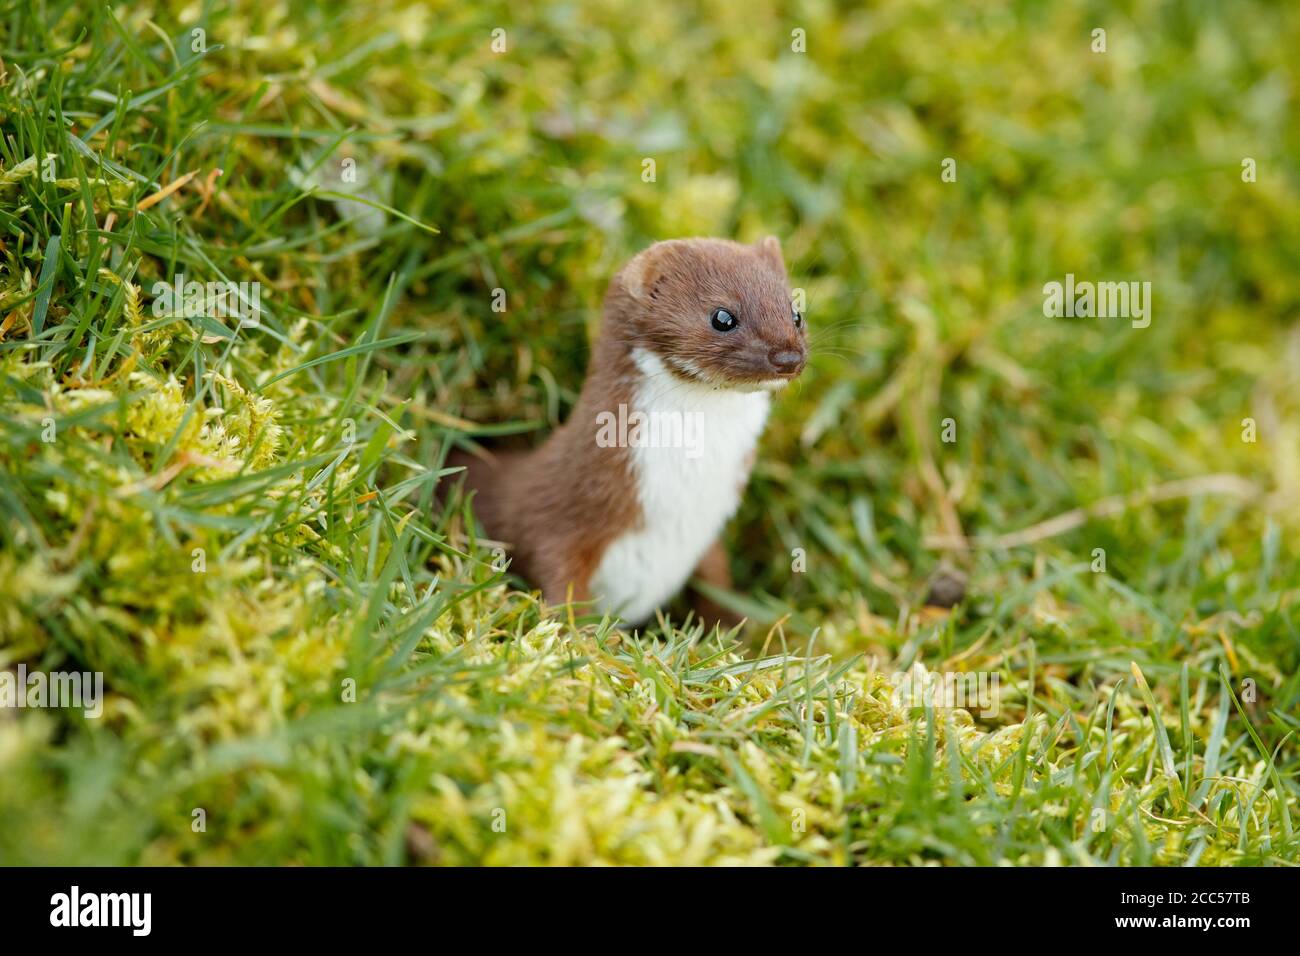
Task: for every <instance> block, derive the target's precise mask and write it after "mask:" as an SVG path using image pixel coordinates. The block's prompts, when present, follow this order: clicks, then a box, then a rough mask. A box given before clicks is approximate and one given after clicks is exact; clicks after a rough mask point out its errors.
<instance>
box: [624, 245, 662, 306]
mask: <svg viewBox="0 0 1300 956" xmlns="http://www.w3.org/2000/svg"><path fill="white" fill-rule="evenodd" d="M662 245H663V243H660V242H656V243H655V244H654V245H653V246H651V247H650V248H649V249H645V250H643V251H642V252H639V253H637V254H636V255H635V256H633V257H632V261H631V262H629V263H628V264H627V265H625V266H624V267H623V271H622V273H620V275H621V276H622V280H623V288H624V289H626V290H627V293H628V295H630V296H631V297H632V298H634V299H637V300H645V299H646V298H647V297H648V296H649V295H650V290H651V289H652V288H653V287H654V282H655V279H656V278H657V275H658V273H657V270H656V268H655V267H656V264H657V260H658V258H659V254H658V253H659V249H660V247H661V246H662Z"/></svg>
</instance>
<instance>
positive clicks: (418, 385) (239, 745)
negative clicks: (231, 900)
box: [0, 0, 1300, 865]
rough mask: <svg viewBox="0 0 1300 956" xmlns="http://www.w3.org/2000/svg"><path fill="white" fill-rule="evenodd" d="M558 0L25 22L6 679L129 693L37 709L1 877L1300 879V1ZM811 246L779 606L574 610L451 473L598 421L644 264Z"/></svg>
mask: <svg viewBox="0 0 1300 956" xmlns="http://www.w3.org/2000/svg"><path fill="white" fill-rule="evenodd" d="M539 6H544V7H545V8H544V9H533V8H532V5H528V4H524V5H520V4H504V3H484V4H479V3H475V4H472V5H468V4H452V3H448V4H434V5H432V8H431V9H428V10H426V9H424V8H422V7H419V6H416V5H407V4H403V3H397V4H382V5H379V6H373V5H360V4H358V5H356V7H355V8H351V9H350V8H349V6H348V5H344V4H325V5H322V6H320V7H318V6H316V5H314V4H307V3H293V2H289V3H285V2H276V0H271V2H260V3H239V4H235V5H233V6H226V5H224V4H217V3H205V4H180V3H170V2H163V3H158V4H149V5H145V4H120V5H117V6H116V7H114V8H113V10H114V11H115V13H114V12H110V9H109V8H107V7H103V6H99V5H96V4H93V3H87V2H81V0H76V2H73V0H64V2H47V3H35V2H33V0H16V2H14V3H12V4H10V5H9V6H8V7H6V8H5V9H4V10H3V11H2V12H0V58H2V59H3V63H4V75H3V80H2V82H0V243H2V245H0V328H3V337H2V338H0V512H2V513H3V520H2V521H0V667H5V668H15V667H16V666H17V665H18V664H19V663H23V664H26V665H27V667H28V668H29V669H31V670H46V671H59V670H74V669H75V670H97V671H102V672H103V673H104V675H105V685H106V691H107V700H106V703H105V712H104V715H103V717H102V718H100V719H98V720H87V719H83V717H82V716H81V715H80V713H79V712H74V711H70V710H53V709H47V710H21V711H19V710H0V862H3V863H20V864H30V863H66V862H72V863H96V864H100V863H112V864H123V863H162V864H171V863H190V864H224V863H259V864H264V863H311V864H324V863H332V864H353V863H407V862H410V863H434V864H461V863H487V864H491V863H597V862H609V863H678V864H682V863H727V862H730V863H783V864H802V863H811V864H868V865H890V864H918V863H948V864H999V863H1017V864H1041V863H1066V864H1097V863H1100V864H1125V865H1129V864H1164V865H1183V864H1197V865H1223V864H1245V865H1258V864H1283V865H1293V864H1295V863H1296V861H1297V859H1298V858H1300V835H1298V834H1297V829H1298V828H1300V790H1298V781H1297V773H1298V772H1300V744H1298V743H1297V737H1296V730H1297V728H1300V716H1298V714H1300V677H1298V676H1297V672H1298V665H1300V611H1298V608H1300V560H1298V558H1300V546H1298V545H1297V541H1298V540H1300V537H1298V534H1300V398H1297V396H1300V332H1298V331H1297V325H1296V321H1295V319H1296V313H1297V307H1298V306H1300V283H1297V280H1296V277H1295V266H1296V261H1295V250H1296V249H1297V248H1300V189H1298V187H1300V167H1298V166H1297V162H1296V156H1297V149H1298V147H1300V142H1298V138H1300V126H1297V124H1296V123H1295V122H1294V121H1293V113H1294V108H1293V107H1294V103H1295V101H1296V98H1297V95H1300V89H1298V88H1297V77H1296V72H1295V67H1294V51H1295V50H1296V49H1297V47H1298V46H1300V9H1297V8H1294V7H1287V6H1285V5H1280V4H1277V5H1275V4H1264V3H1249V2H1244V3H1241V4H1234V5H1232V7H1231V8H1228V7H1225V6H1224V5H1221V4H1217V3H1212V2H1190V0H1189V2H1177V3H1176V2H1169V3H1164V2H1157V0H1135V2H1131V3H1121V4H1116V5H1101V4H1087V3H1082V4H1050V5H1049V4H1034V3H1024V4H1014V3H1013V4H1006V5H991V6H994V7H996V8H997V9H989V10H987V11H980V12H976V11H972V10H967V9H964V8H962V7H961V6H960V5H955V4H950V3H939V2H909V3H902V2H899V3H888V4H883V5H881V6H880V7H879V8H877V9H872V10H859V9H857V5H856V4H807V5H798V4H796V5H794V6H793V8H791V9H786V8H778V7H777V6H776V5H774V4H767V3H759V4H757V5H754V4H741V5H737V4H730V3H723V2H720V0H719V2H713V3H705V4H702V5H701V6H700V8H699V9H696V8H695V7H694V5H688V4H667V3H665V4H646V3H626V2H621V0H609V2H604V3H590V4H567V5H539ZM977 6H981V7H982V6H983V5H977ZM196 16H197V17H199V18H200V19H198V20H194V19H193V18H194V17H196ZM195 27H201V28H203V29H204V30H205V31H206V36H205V42H206V51H204V52H197V51H196V49H195V47H196V46H198V44H195V43H193V42H192V41H193V39H194V37H193V34H192V33H191V31H192V29H193V28H195ZM497 27H501V28H504V29H505V30H506V31H507V32H506V37H507V44H508V48H507V52H505V53H504V54H496V53H494V52H493V51H492V49H491V47H490V44H491V40H492V30H493V29H494V28H497ZM1095 27H1104V28H1105V29H1106V30H1107V31H1108V34H1107V38H1108V49H1107V52H1106V53H1104V54H1099V53H1094V52H1092V51H1091V49H1090V45H1091V42H1092V41H1091V31H1092V29H1093V28H1095ZM795 28H799V29H803V30H805V31H806V36H807V44H808V52H807V53H806V54H798V53H794V52H792V51H791V47H790V42H791V41H790V38H791V31H792V30H793V29H795ZM51 155H52V156H53V157H54V162H53V166H52V167H50V166H49V165H48V164H46V163H45V157H47V156H51ZM945 157H952V158H955V159H956V160H957V171H958V178H957V181H956V182H955V183H947V182H943V181H941V178H940V170H941V162H942V160H943V159H944V158H945ZM1244 157H1251V158H1253V159H1254V160H1255V161H1256V163H1257V169H1258V177H1257V181H1256V182H1253V183H1247V182H1243V181H1242V176H1241V163H1242V159H1243V158H1244ZM645 158H653V159H655V161H656V171H657V178H656V181H655V182H653V183H647V182H644V181H643V180H642V178H641V172H642V161H643V159H645ZM345 160H352V161H354V162H355V168H356V170H357V172H358V177H357V178H358V180H359V182H358V183H355V184H354V183H350V182H346V181H345V179H344V177H343V175H342V171H343V170H344V168H345V166H344V161H345ZM349 168H350V167H349ZM46 169H51V170H52V173H53V175H52V176H42V172H43V171H44V170H46ZM215 170H220V171H221V172H220V173H219V174H217V173H215V172H214V171H215ZM190 172H195V173H196V175H195V176H194V177H193V178H192V179H190V180H189V181H188V182H186V183H185V184H184V185H182V186H180V188H179V189H177V190H176V191H175V192H174V193H172V194H170V195H169V197H168V198H165V199H163V200H161V201H158V202H154V203H152V204H150V205H148V206H146V205H145V203H144V201H145V200H146V199H147V198H148V197H152V196H154V195H155V194H157V193H158V192H159V191H160V190H161V189H162V188H163V187H165V186H167V185H169V184H171V183H174V182H176V181H177V180H178V179H180V178H181V177H182V176H184V175H186V174H188V173H190ZM110 223H111V228H110ZM768 232H772V233H776V234H778V235H780V236H781V237H782V241H783V244H784V248H785V254H786V258H787V261H788V262H789V263H790V266H791V270H792V273H793V279H794V284H795V285H796V286H799V287H801V288H804V289H806V291H807V296H808V308H807V312H808V316H809V320H810V323H811V327H812V329H813V330H814V332H813V334H814V358H813V361H812V363H811V366H810V368H809V369H808V371H807V372H806V373H805V375H804V378H803V380H802V381H801V383H800V384H799V385H798V386H797V387H796V388H794V389H792V390H791V391H790V392H789V393H788V394H785V395H783V396H782V397H781V399H780V401H779V402H778V404H777V406H776V410H775V413H774V415H773V419H772V422H771V424H770V426H769V429H768V432H767V434H766V435H765V437H764V441H763V447H762V449H761V452H760V456H759V463H758V466H757V469H756V472H755V475H754V478H753V481H752V483H751V486H750V489H749V491H748V493H747V496H746V499H745V502H744V504H743V506H742V509H741V512H740V514H739V515H738V516H737V518H736V519H735V521H734V522H733V524H732V525H731V526H730V529H729V533H728V537H729V540H730V543H731V545H732V551H733V556H734V557H733V571H734V572H735V578H736V581H737V586H736V589H735V592H734V593H733V594H731V595H729V596H726V599H727V600H728V601H730V602H731V603H732V604H733V606H735V607H736V608H737V609H739V610H742V611H743V612H744V613H746V614H748V615H749V617H750V618H751V621H752V622H753V623H752V624H751V625H750V627H749V629H748V630H747V631H745V632H744V633H742V634H740V635H736V636H735V637H734V638H732V637H728V636H725V635H717V634H706V633H703V631H702V630H701V629H700V628H698V627H696V626H694V625H692V624H687V623H686V622H685V619H684V615H683V613H682V611H683V609H682V608H681V607H677V606H675V607H674V608H672V609H670V615H671V616H670V617H669V618H666V619H664V620H662V621H660V622H659V623H658V624H657V625H656V626H655V627H653V628H650V629H649V633H646V634H640V635H637V634H632V633H627V632H620V631H618V630H616V629H615V628H613V627H612V626H611V624H610V622H600V621H598V620H593V619H591V618H589V617H585V616H583V609H582V608H564V607H561V608H544V607H543V606H542V605H541V603H540V601H539V599H538V598H537V597H536V596H533V595H530V594H529V593H528V592H527V591H524V590H521V589H520V586H519V582H518V581H515V580H513V579H511V578H510V577H509V576H508V575H503V574H502V573H500V572H498V571H497V570H496V569H495V568H494V566H493V553H492V544H491V542H480V541H479V540H478V539H477V538H476V537H475V536H474V534H473V524H472V521H471V519H470V515H469V513H468V512H467V510H466V509H464V508H460V507H453V508H449V509H448V510H447V511H445V512H444V511H442V510H441V509H440V508H439V506H438V505H436V504H435V497H434V491H435V487H436V485H437V484H438V482H439V481H440V480H444V479H446V478H447V472H446V470H445V469H443V468H442V467H441V466H442V462H443V461H444V460H445V456H446V453H447V451H448V449H449V448H450V447H451V446H453V445H456V444H460V445H466V446H468V445H470V444H472V443H474V442H490V441H494V440H497V439H500V438H501V437H503V436H515V440H533V439H536V438H540V437H541V436H542V435H544V434H545V431H546V429H547V428H549V427H551V426H552V425H554V424H555V423H557V422H559V421H561V420H562V419H563V417H564V415H565V414H566V412H567V409H568V408H569V407H570V406H571V404H572V402H573V400H574V398H575V396H576V393H577V390H578V388H579V386H580V383H581V377H582V371H583V368H584V364H585V360H586V355H587V347H588V342H589V337H590V335H591V334H592V333H593V332H594V330H595V328H596V322H597V319H598V315H599V302H600V297H601V295H602V293H603V289H604V285H605V283H606V282H607V281H608V279H609V277H610V276H611V275H612V273H613V272H614V271H615V270H616V268H617V267H618V265H619V264H620V263H621V262H622V261H624V260H625V259H626V258H627V257H628V256H630V255H631V254H633V253H634V252H635V251H637V250H638V249H640V248H642V247H643V246H644V245H645V244H646V243H648V242H650V241H653V240H655V239H659V238H665V237H671V236H678V235H689V234H704V235H719V236H728V237H736V238H740V239H753V238H756V237H758V236H760V235H763V234H765V233H768ZM179 272H183V273H185V274H186V276H187V277H190V278H195V279H199V280H201V281H210V280H230V281H235V282H253V281H256V282H260V283H262V300H263V306H264V308H265V310H266V311H265V314H264V315H263V317H262V322H261V325H260V326H259V327H257V328H237V327H236V325H235V323H233V322H229V321H222V320H220V319H215V318H202V319H186V318H184V317H183V316H172V315H166V314H164V315H161V316H157V317H156V316H155V313H154V310H153V306H152V304H153V299H154V296H153V292H152V289H153V284H154V283H155V282H158V281H163V282H170V281H171V280H172V278H173V277H174V276H175V274H176V273H179ZM1067 272H1072V273H1074V274H1075V275H1076V276H1077V277H1079V279H1081V280H1083V279H1089V280H1092V281H1098V280H1138V281H1150V282H1151V283H1152V285H1153V290H1154V293H1153V294H1154V312H1153V321H1152V324H1151V326H1150V327H1149V328H1145V329H1134V328H1131V327H1130V325H1129V323H1128V322H1127V321H1125V320H1121V319H1110V320H1101V319H1051V318H1046V317H1044V315H1043V311H1042V287H1043V284H1044V283H1046V282H1049V281H1054V280H1061V279H1063V277H1064V275H1065V274H1066V273H1067ZM497 288H501V289H504V290H505V291H506V299H507V303H508V308H507V309H506V311H505V312H497V311H494V310H493V307H492V305H493V290H494V289H497ZM1246 418H1251V419H1253V420H1254V421H1255V422H1256V424H1257V429H1258V440H1257V441H1255V442H1253V443H1248V442H1243V441H1242V438H1241V436H1242V420H1243V419H1246ZM945 419H952V420H953V423H954V424H955V427H956V441H955V442H953V443H946V442H944V441H942V440H941V431H942V429H943V427H944V420H945ZM520 436H522V438H521V437H520ZM1215 475H1217V476H1236V477H1235V478H1233V477H1219V478H1213V479H1211V480H1209V481H1208V482H1202V483H1200V484H1194V485H1191V486H1187V485H1177V484H1171V483H1173V482H1180V481H1185V480H1189V479H1198V478H1201V477H1203V476H1215ZM1098 503H1100V504H1098ZM1074 509H1085V510H1084V511H1083V512H1081V513H1080V514H1079V515H1078V518H1079V520H1078V521H1077V522H1075V523H1073V524H1069V523H1067V524H1066V525H1064V526H1058V525H1042V524H1041V523H1042V522H1047V521H1050V520H1051V519H1053V518H1055V517H1056V516H1059V515H1063V514H1068V513H1070V512H1072V511H1074ZM1024 529H1036V530H1034V531H1032V532H1031V533H1029V534H1025V535H1018V534H1017V533H1018V532H1021V531H1022V530H1024ZM963 542H965V543H967V544H968V545H969V547H956V546H954V545H960V544H962V543H963ZM1097 548H1101V549H1104V551H1105V558H1106V569H1105V571H1104V572H1096V571H1094V570H1093V565H1094V561H1095V559H1094V549H1097ZM796 549H803V551H804V553H805V554H806V561H807V566H806V570H805V571H803V572H801V573H796V572H793V571H792V563H793V559H792V554H793V553H794V552H795V550H796ZM943 563H948V564H951V565H953V566H955V567H957V568H959V569H960V570H962V571H963V572H964V573H965V574H967V576H968V578H969V585H968V589H967V594H966V598H965V600H964V601H963V602H962V603H961V604H959V605H958V606H957V607H956V608H955V609H954V610H953V611H952V612H951V613H947V612H942V611H938V610H936V609H933V608H930V609H926V608H924V607H922V600H923V598H924V596H925V594H926V588H927V581H928V580H929V579H930V578H931V575H932V574H933V573H934V572H935V570H936V569H937V568H939V567H940V566H941V564H943ZM196 568H199V569H200V570H196ZM914 667H919V668H921V669H922V670H923V671H925V672H931V673H935V674H943V673H950V672H963V673H984V674H986V675H996V677H997V679H998V682H999V685H1000V689H1001V694H1000V706H999V707H998V709H997V713H996V714H995V715H989V716H981V714H980V713H978V712H977V711H978V708H971V709H970V710H969V711H968V710H966V709H946V710H945V709H942V708H941V709H939V710H938V711H935V710H932V709H923V708H916V707H909V706H907V702H906V701H900V700H898V699H896V697H895V695H893V694H892V692H891V691H892V687H891V684H890V680H891V675H897V674H898V673H901V672H904V671H907V670H909V669H911V668H914ZM353 688H355V699H352V698H353V693H352V689H353ZM198 809H201V810H203V816H204V819H205V824H206V825H205V828H203V829H202V830H201V832H196V827H195V824H194V821H195V811H196V810H198Z"/></svg>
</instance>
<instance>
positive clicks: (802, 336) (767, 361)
mask: <svg viewBox="0 0 1300 956" xmlns="http://www.w3.org/2000/svg"><path fill="white" fill-rule="evenodd" d="M610 292H611V297H612V299H613V300H614V305H615V307H614V308H611V309H609V310H607V314H606V319H605V321H606V323H610V322H614V323H617V324H619V325H620V328H617V329H609V328H607V329H606V330H605V332H606V334H609V333H612V334H614V335H616V336H618V337H619V339H620V340H622V341H625V342H627V343H628V345H629V346H631V347H632V348H635V349H644V350H647V351H649V352H651V353H653V354H654V355H655V356H657V357H658V358H659V359H660V360H661V361H662V362H663V364H664V366H665V367H667V368H668V369H669V370H670V371H671V372H672V373H673V374H674V375H676V376H677V377H679V378H682V379H686V380H691V381H695V382H698V383H700V384H703V385H708V386H711V387H714V388H733V389H740V390H744V391H756V390H758V389H777V388H780V387H782V386H784V385H786V384H787V383H788V382H790V381H792V380H793V379H795V378H797V377H798V376H799V373H800V372H802V371H803V368H804V365H805V364H806V363H807V361H808V331H807V323H806V322H805V321H804V317H803V315H802V314H801V313H800V312H799V311H797V310H796V309H795V307H794V304H793V301H792V297H791V294H790V282H789V279H788V277H787V276H786V271H785V262H784V260H783V259H782V257H781V244H780V243H779V242H778V241H777V239H776V237H775V236H768V237H767V238H766V239H763V240H761V241H759V242H757V243H755V244H754V245H752V246H751V245H744V244H742V243H738V242H729V241H727V240H723V239H673V240H670V241H668V242H657V243H655V244H654V245H653V246H651V247H650V248H649V249H646V250H645V251H644V252H642V253H641V254H640V255H638V256H636V258H634V259H633V260H632V261H631V262H629V263H628V264H627V265H626V266H624V267H623V269H622V271H620V272H619V273H618V275H617V276H615V277H614V283H613V286H612V287H611V290H610Z"/></svg>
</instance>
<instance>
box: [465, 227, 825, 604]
mask: <svg viewBox="0 0 1300 956" xmlns="http://www.w3.org/2000/svg"><path fill="white" fill-rule="evenodd" d="M807 357H808V337H807V329H806V326H805V322H804V319H803V316H802V315H801V314H800V312H799V311H798V310H797V309H796V308H795V307H794V305H793V304H792V301H791V292H790V287H789V280H788V277H787V275H786V269H785V263H784V261H783V259H782V256H781V246H780V243H779V242H778V241H777V240H776V238H775V237H771V236H769V237H768V238H766V239H764V240H762V241H761V242H759V243H757V244H755V245H752V246H750V245H743V244H741V243H737V242H729V241H726V240H721V239H677V240H671V241H668V242H659V243H656V244H654V245H652V246H651V247H650V248H648V249H646V250H645V251H644V252H642V253H640V254H639V255H637V256H636V257H635V258H633V259H632V260H631V261H630V262H629V263H628V264H627V265H626V266H624V268H623V269H622V270H621V271H619V272H618V274H617V275H615V276H614V279H613V281H612V282H611V283H610V286H609V290H608V292H607V293H606V296H605V303H604V312H603V316H602V321H601V329H600V333H599V336H598V338H597V341H596V343H595V345H594V348H593V354H592V359H591V364H590V367H589V368H588V370H587V378H586V381H585V382H584V383H583V387H582V393H581V395H580V396H579V398H578V402H577V405H576V406H575V408H574V410H573V414H572V415H570V416H569V419H568V421H566V422H565V423H564V425H562V426H561V427H560V428H558V429H557V430H556V431H555V432H554V433H553V434H552V435H551V436H550V438H549V439H548V440H547V441H546V442H545V444H543V445H541V446H540V447H538V448H536V449H535V450H533V451H530V452H522V453H514V454H504V455H497V456H494V459H495V460H494V461H493V462H491V463H489V462H486V461H483V460H481V459H478V458H474V457H471V456H468V455H465V454H461V453H457V454H455V455H453V457H452V460H451V461H450V463H451V464H453V465H455V464H463V465H465V467H466V477H465V481H466V488H467V490H472V491H473V493H474V497H473V507H474V511H475V513H476V515H477V517H478V520H479V521H480V522H481V524H482V525H483V528H484V530H485V531H486V532H487V533H488V535H490V536H491V537H492V538H494V539H496V540H499V541H502V542H505V543H507V544H509V545H510V546H511V547H512V548H513V560H512V570H513V571H515V572H516V573H519V574H521V575H522V576H523V577H524V578H526V579H527V580H528V581H529V582H530V583H532V584H533V585H535V586H537V587H540V588H541V590H542V593H543V596H544V597H545V598H546V600H547V601H548V602H550V603H562V602H564V601H565V600H566V599H567V598H568V596H569V595H570V593H571V594H572V597H573V599H574V600H579V601H592V602H594V605H595V607H596V608H597V609H598V610H600V611H602V612H608V613H610V614H614V615H617V616H619V617H621V618H622V619H623V620H624V621H625V622H627V623H629V624H633V625H635V624H638V623H641V622H643V621H644V620H645V619H646V618H648V617H649V616H650V615H651V614H653V612H654V610H655V608H657V607H659V606H661V605H663V604H664V603H665V602H667V601H669V600H670V599H671V598H672V597H673V596H674V595H675V594H676V593H677V592H678V591H679V590H680V589H681V588H682V586H683V585H684V584H685V583H686V582H687V581H688V580H689V579H690V578H691V577H692V575H696V576H698V577H699V578H701V579H703V580H705V581H708V582H709V583H712V584H715V585H717V586H720V587H729V586H730V574H729V570H728V561H727V555H726V553H725V551H724V550H723V547H722V544H721V542H720V540H719V535H720V533H721V531H722V529H723V526H724V525H725V524H726V522H727V519H728V518H730V517H731V515H732V514H733V513H734V512H735V510H736V507H737V506H738V505H739V503H740V496H741V494H742V493H743V492H744V489H745V484H746V482H747V481H748V479H749V472H750V468H751V466H752V464H753V460H754V451H755V446H756V444H757V442H758V438H759V435H760V434H761V433H762V430H763V425H764V423H765V421H766V419H767V414H768V406H769V404H770V402H771V396H772V393H773V392H776V391H778V390H779V389H781V388H783V387H784V386H785V385H787V384H788V383H789V382H791V381H792V380H793V379H795V378H796V377H798V375H799V374H800V372H802V371H803V368H804V365H805V363H806V362H807ZM570 589H571V591H570ZM697 606H698V604H697ZM705 614H706V616H708V617H712V618H721V619H723V620H728V619H729V616H728V615H726V614H725V613H721V612H720V611H719V609H717V608H713V607H708V608H706V609H705Z"/></svg>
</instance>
